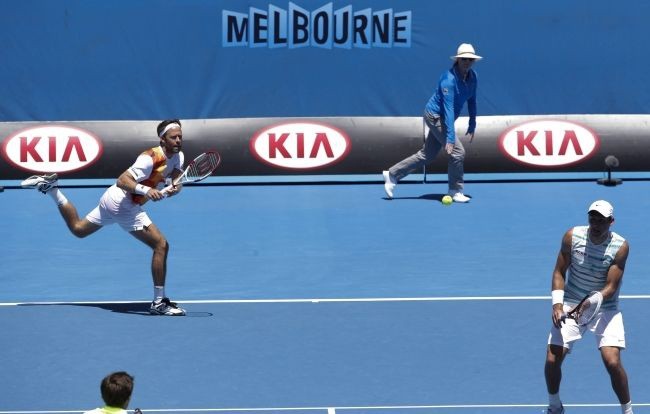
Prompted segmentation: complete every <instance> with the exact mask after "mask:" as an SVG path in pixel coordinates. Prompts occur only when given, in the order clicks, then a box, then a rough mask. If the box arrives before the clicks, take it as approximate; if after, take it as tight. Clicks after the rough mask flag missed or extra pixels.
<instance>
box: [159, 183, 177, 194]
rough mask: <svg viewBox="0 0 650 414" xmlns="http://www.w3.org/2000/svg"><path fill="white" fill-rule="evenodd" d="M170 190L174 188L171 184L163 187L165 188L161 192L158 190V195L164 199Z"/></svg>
mask: <svg viewBox="0 0 650 414" xmlns="http://www.w3.org/2000/svg"><path fill="white" fill-rule="evenodd" d="M172 188H174V185H173V184H170V185H168V186H167V187H165V188H163V189H162V190H160V193H161V194H162V195H164V196H165V197H167V193H168V192H169V191H170V190H171V189H172Z"/></svg>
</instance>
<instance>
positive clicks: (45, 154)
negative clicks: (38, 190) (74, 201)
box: [2, 125, 103, 173]
mask: <svg viewBox="0 0 650 414" xmlns="http://www.w3.org/2000/svg"><path fill="white" fill-rule="evenodd" d="M102 151H103V148H102V144H101V141H100V140H99V139H98V138H97V137H95V136H94V135H92V134H91V133H90V132H88V131H84V130H83V129H79V128H73V127H68V126H63V125H44V126H38V127H32V128H28V129H23V130H21V131H18V132H16V133H14V134H13V135H10V136H8V137H7V138H5V140H4V142H3V144H2V155H3V157H4V158H5V159H6V160H7V161H8V162H9V163H10V164H13V165H14V166H16V167H18V168H21V169H23V170H27V171H32V172H39V173H51V172H58V173H61V172H71V171H76V170H80V169H83V168H86V167H88V166H89V165H91V164H93V163H94V162H95V161H97V160H98V159H99V157H100V156H101V155H102Z"/></svg>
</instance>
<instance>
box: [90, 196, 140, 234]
mask: <svg viewBox="0 0 650 414" xmlns="http://www.w3.org/2000/svg"><path fill="white" fill-rule="evenodd" d="M86 220H88V221H89V222H91V223H93V224H97V225H98V226H107V225H109V224H113V223H117V224H119V225H120V227H122V228H123V229H124V230H126V231H128V232H132V231H138V230H142V229H144V228H145V227H149V226H150V225H151V223H152V221H151V219H150V218H149V216H148V215H147V213H146V212H145V211H144V210H143V209H142V206H141V205H139V204H136V203H134V202H133V200H131V197H130V194H127V193H126V192H125V191H124V190H122V189H120V188H118V187H117V186H115V185H113V186H111V187H110V188H109V189H108V190H106V191H105V192H104V195H103V196H102V198H101V199H100V200H99V205H98V206H97V207H95V208H94V209H93V210H92V211H91V212H90V213H88V215H87V216H86Z"/></svg>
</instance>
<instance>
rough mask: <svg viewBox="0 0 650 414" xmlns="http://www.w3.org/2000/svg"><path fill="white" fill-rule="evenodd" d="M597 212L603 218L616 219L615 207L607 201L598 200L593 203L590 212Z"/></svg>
mask: <svg viewBox="0 0 650 414" xmlns="http://www.w3.org/2000/svg"><path fill="white" fill-rule="evenodd" d="M590 211H596V212H598V213H600V214H601V215H602V216H603V217H614V207H612V205H611V204H609V203H608V202H607V201H605V200H598V201H594V202H593V203H591V205H590V206H589V211H588V212H590Z"/></svg>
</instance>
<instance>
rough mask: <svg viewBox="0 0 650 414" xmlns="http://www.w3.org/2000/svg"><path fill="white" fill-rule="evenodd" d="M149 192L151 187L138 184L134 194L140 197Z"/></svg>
mask: <svg viewBox="0 0 650 414" xmlns="http://www.w3.org/2000/svg"><path fill="white" fill-rule="evenodd" d="M149 190H151V187H147V186H146V185H142V184H136V185H135V190H134V192H135V193H136V194H140V195H147V193H148V192H149Z"/></svg>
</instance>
